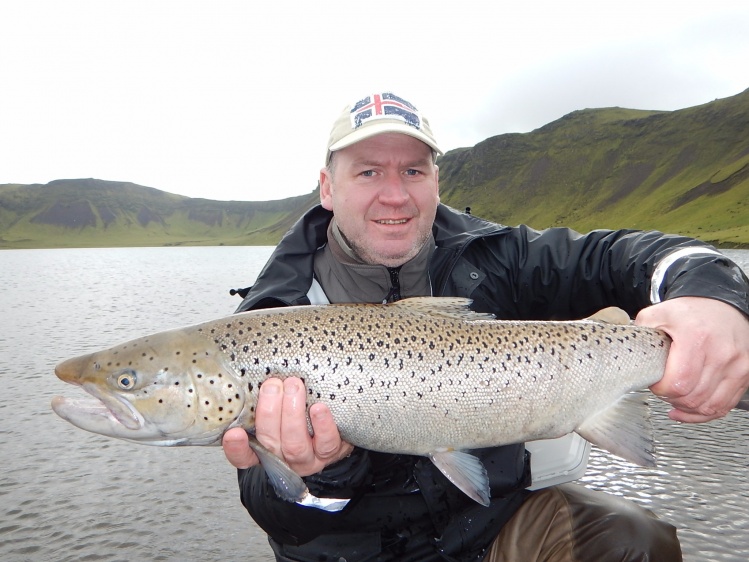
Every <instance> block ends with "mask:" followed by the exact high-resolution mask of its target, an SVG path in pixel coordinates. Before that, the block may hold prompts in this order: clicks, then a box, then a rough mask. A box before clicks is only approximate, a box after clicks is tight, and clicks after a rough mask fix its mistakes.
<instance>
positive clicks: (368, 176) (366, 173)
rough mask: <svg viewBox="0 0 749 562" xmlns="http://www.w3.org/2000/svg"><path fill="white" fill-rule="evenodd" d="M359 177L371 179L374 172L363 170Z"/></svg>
mask: <svg viewBox="0 0 749 562" xmlns="http://www.w3.org/2000/svg"><path fill="white" fill-rule="evenodd" d="M361 175H362V176H364V177H365V178H371V177H372V176H373V175H374V170H364V171H363V172H362V173H361Z"/></svg>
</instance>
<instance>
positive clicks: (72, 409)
mask: <svg viewBox="0 0 749 562" xmlns="http://www.w3.org/2000/svg"><path fill="white" fill-rule="evenodd" d="M468 304H470V301H469V300H467V299H460V298H430V297H425V298H413V299H406V300H402V301H399V302H396V303H393V304H388V305H361V304H356V305H346V304H341V305H327V306H301V307H289V308H274V309H267V310H258V311H252V312H246V313H242V314H236V315H233V316H229V317H227V318H222V319H220V320H214V321H211V322H206V323H203V324H198V325H195V326H190V327H186V328H180V329H176V330H171V331H168V332H162V333H158V334H154V335H151V336H146V337H143V338H140V339H136V340H133V341H130V342H127V343H124V344H121V345H117V346H115V347H112V348H109V349H106V350H104V351H99V352H96V353H92V354H90V355H83V356H81V357H76V358H73V359H69V360H67V361H64V362H62V363H60V364H59V365H58V366H57V368H56V369H55V373H56V374H57V376H58V377H59V378H60V379H62V380H63V381H66V382H69V383H72V384H76V385H80V386H82V387H83V389H84V390H85V391H87V392H88V393H89V394H90V395H92V396H93V397H94V399H88V400H71V399H68V398H63V397H55V398H54V399H53V401H52V408H53V409H54V411H55V412H56V413H57V414H58V415H60V416H61V417H63V418H65V419H66V420H68V421H69V422H71V423H72V424H74V425H76V426H78V427H80V428H82V429H85V430H88V431H92V432H95V433H100V434H103V435H108V436H111V437H118V438H120V439H126V440H129V441H136V442H139V443H147V444H150V445H163V446H170V445H214V444H219V443H220V442H221V437H222V435H223V434H224V432H225V431H226V430H227V429H229V428H231V427H236V426H239V427H243V428H245V429H246V430H247V432H248V434H249V435H250V442H251V446H252V447H253V449H254V450H255V451H256V452H257V453H258V456H259V458H260V460H261V463H262V465H263V467H264V468H265V470H266V472H267V473H268V476H269V478H270V480H271V482H272V484H273V486H274V487H275V489H276V491H277V493H278V494H279V495H280V496H281V497H283V498H285V499H288V500H298V499H300V498H301V497H302V496H304V495H305V493H306V486H305V484H304V483H303V481H302V480H301V479H300V478H299V477H298V476H296V475H295V474H294V473H293V472H292V471H291V469H290V468H289V467H288V466H286V465H285V464H284V463H283V462H282V461H281V460H280V459H277V458H275V457H273V455H272V454H271V453H270V452H268V451H266V450H265V449H263V447H262V446H261V445H260V444H259V443H258V442H257V441H256V440H255V438H254V436H253V430H254V426H255V404H256V403H257V398H258V389H259V387H260V385H261V384H262V383H263V381H264V380H265V379H267V378H268V377H281V378H283V377H287V376H299V377H301V378H303V379H304V381H305V383H306V386H307V392H308V404H309V405H311V404H313V403H315V402H324V403H325V404H327V405H328V406H329V407H330V409H331V411H332V413H333V416H334V417H335V420H336V423H337V424H338V427H339V429H340V432H341V436H342V438H343V439H345V440H346V441H349V442H350V443H352V444H354V445H356V446H359V447H364V448H367V449H371V450H375V451H383V452H389V453H406V454H414V455H424V456H427V457H429V458H430V459H431V460H432V461H433V462H434V463H435V465H436V466H437V467H438V468H439V469H440V470H441V471H442V472H443V473H444V474H445V475H446V476H447V477H448V478H449V479H450V480H451V481H452V482H453V483H454V484H455V485H456V486H458V487H459V488H460V489H461V490H463V491H464V492H465V493H466V494H468V495H469V496H470V497H472V498H473V499H475V500H476V501H478V502H480V503H482V504H488V502H489V486H488V480H487V477H486V471H485V469H484V467H483V466H482V465H481V463H480V461H479V460H478V459H477V458H476V457H475V456H473V455H471V454H469V453H466V452H464V451H466V450H469V449H475V448H480V447H489V446H498V445H504V444H509V443H519V442H524V441H531V440H536V439H546V438H554V437H560V436H562V435H564V434H567V433H569V432H572V431H576V432H577V433H579V434H580V435H582V436H583V437H584V438H586V439H588V440H589V441H591V442H592V443H595V444H597V445H599V446H600V447H602V448H604V449H606V450H608V451H610V452H612V453H615V454H617V455H620V456H622V457H624V458H625V459H628V460H631V461H633V462H635V463H638V464H642V465H652V464H653V456H652V433H651V430H650V427H649V418H648V409H647V404H646V403H645V400H644V398H643V397H642V395H639V394H637V393H632V392H631V391H633V390H637V389H642V388H646V387H648V386H650V385H652V384H653V383H655V382H656V381H658V380H659V379H660V378H661V376H662V375H663V370H664V367H665V363H666V356H667V354H668V351H669V345H670V340H669V338H668V337H667V336H666V335H665V334H663V333H662V332H659V331H657V330H653V329H649V328H643V327H637V326H633V325H631V324H630V323H629V318H628V317H627V316H626V314H625V313H624V312H622V311H619V312H621V314H622V315H623V316H624V318H623V320H620V321H619V322H621V323H611V322H600V321H596V320H594V319H588V320H582V321H574V322H552V321H549V322H541V321H538V322H537V321H526V322H519V321H499V320H493V319H492V318H491V317H490V316H489V315H484V314H477V313H474V312H472V311H470V309H468Z"/></svg>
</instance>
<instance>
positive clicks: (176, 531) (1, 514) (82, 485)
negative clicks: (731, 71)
mask: <svg viewBox="0 0 749 562" xmlns="http://www.w3.org/2000/svg"><path fill="white" fill-rule="evenodd" d="M271 251H272V248H266V247H264V248H257V247H215V248H137V249H129V248H117V249H75V250H7V251H2V252H0V294H2V298H1V299H0V389H1V392H2V394H0V397H1V398H0V468H1V469H2V470H0V560H3V561H25V560H33V561H36V560H54V561H68V560H69V561H74V560H75V561H78V560H87V561H112V562H114V561H120V560H121V561H123V562H124V561H131V560H154V561H157V560H174V561H177V560H179V561H188V560H194V561H198V560H200V561H203V560H247V561H250V562H261V561H271V560H272V557H271V554H270V549H269V547H268V544H267V542H266V539H265V536H264V534H263V533H262V531H260V530H259V529H258V528H257V527H256V526H255V525H254V523H253V522H252V520H251V519H250V517H249V515H247V513H246V512H245V511H244V508H243V507H242V506H241V504H240V502H239V497H238V490H237V484H236V474H235V471H234V469H232V468H231V467H230V466H229V464H228V463H227V462H226V460H225V459H224V456H223V453H222V452H221V450H220V449H219V448H217V447H185V448H174V449H170V448H159V447H146V446H142V445H136V444H132V443H127V442H123V441H118V440H115V439H109V438H105V437H101V436H98V435H93V434H89V433H87V432H84V431H81V430H79V429H76V428H74V427H73V426H71V425H70V424H68V423H67V422H64V421H62V420H61V419H59V418H58V417H57V416H55V415H54V414H53V413H52V411H51V410H50V407H49V403H50V399H51V398H52V396H53V395H55V394H66V395H68V396H73V395H76V394H77V393H76V389H74V388H72V387H70V386H69V385H65V384H64V383H62V382H60V381H58V380H57V378H56V377H55V376H54V373H53V369H54V366H55V364H56V363H57V362H58V361H59V360H61V359H65V358H68V357H71V356H74V355H77V354H80V353H84V352H88V351H93V350H96V349H98V348H101V347H105V346H109V345H111V344H114V343H117V342H120V341H122V340H125V339H129V338H133V337H139V336H142V335H145V334H146V333H150V332H155V331H160V330H163V329H167V328H173V327H176V326H179V325H181V324H190V323H196V322H200V321H204V320H209V319H213V318H216V317H219V316H223V315H226V314H229V313H231V312H232V311H233V310H234V308H235V307H236V306H237V305H238V304H239V299H238V297H231V296H230V295H229V293H228V290H229V289H230V288H232V287H241V286H245V285H248V284H251V283H252V282H253V281H254V279H255V277H256V275H257V273H258V272H259V270H260V268H261V267H262V265H263V264H264V263H265V260H266V259H267V257H268V256H269V255H270V253H271ZM727 253H728V254H729V255H730V256H731V257H733V258H734V259H736V260H737V261H738V262H739V263H741V264H742V267H744V268H745V269H749V251H729V252H727ZM652 402H653V407H654V410H655V423H656V436H657V439H658V444H657V445H658V463H659V466H658V468H657V469H642V468H637V467H633V466H632V465H630V464H628V463H624V462H621V461H618V460H616V459H611V458H610V457H609V456H608V455H606V454H604V453H601V452H598V451H594V453H593V456H592V459H591V465H590V467H589V469H588V472H587V474H586V476H585V477H584V482H585V483H586V485H588V486H590V487H592V488H595V489H601V490H606V491H608V492H611V493H615V494H620V495H624V496H626V497H628V498H631V499H632V500H634V501H636V502H638V503H641V504H643V505H646V506H647V507H649V508H651V509H653V510H654V511H655V512H656V513H657V514H658V515H659V516H660V517H662V518H665V519H667V520H670V521H672V522H673V523H675V524H676V525H677V526H678V528H679V536H680V537H681V540H682V545H683V549H684V552H685V557H686V559H687V560H690V561H694V562H696V561H735V562H739V561H741V562H745V561H746V560H747V559H749V486H747V480H748V477H747V470H746V469H747V462H748V459H749V445H748V440H749V414H745V413H740V412H739V413H736V412H734V413H732V414H730V415H729V416H728V417H727V418H726V419H723V420H719V421H716V422H713V423H710V424H704V425H676V424H673V423H672V422H670V421H668V419H667V418H666V407H665V405H663V404H661V403H660V402H658V401H657V400H653V401H652Z"/></svg>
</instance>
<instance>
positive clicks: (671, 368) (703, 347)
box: [635, 297, 749, 422]
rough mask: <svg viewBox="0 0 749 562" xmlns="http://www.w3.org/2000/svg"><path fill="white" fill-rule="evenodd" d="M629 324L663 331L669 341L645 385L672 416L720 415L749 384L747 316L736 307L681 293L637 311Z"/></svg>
mask: <svg viewBox="0 0 749 562" xmlns="http://www.w3.org/2000/svg"><path fill="white" fill-rule="evenodd" d="M635 324H638V325H641V326H648V327H651V328H658V329H660V330H663V331H664V332H666V333H667V334H668V335H669V336H671V339H672V340H673V343H672V344H671V351H670V353H669V356H668V360H667V362H666V370H665V373H664V375H663V378H662V379H661V380H660V381H659V382H657V383H656V384H654V385H653V386H651V387H650V390H652V391H653V394H655V395H656V396H658V397H660V398H662V399H663V400H665V401H666V402H669V403H670V404H671V405H673V406H674V409H673V410H671V412H670V414H669V417H670V418H671V419H672V420H676V421H680V422H706V421H710V420H714V419H717V418H721V417H723V416H725V415H726V414H727V413H728V412H729V410H731V408H733V407H734V406H735V405H736V404H737V402H738V401H739V399H740V398H741V397H742V396H743V394H744V392H745V391H746V390H747V387H749V320H748V319H747V318H746V316H744V315H743V314H742V313H741V312H740V311H739V310H737V309H736V308H734V307H732V306H730V305H728V304H726V303H723V302H721V301H718V300H715V299H708V298H699V297H681V298H676V299H671V300H667V301H664V302H661V303H659V304H656V305H653V306H651V307H648V308H645V309H643V310H641V311H640V313H639V314H638V315H637V318H636V320H635Z"/></svg>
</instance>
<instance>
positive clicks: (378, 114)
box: [351, 92, 421, 129]
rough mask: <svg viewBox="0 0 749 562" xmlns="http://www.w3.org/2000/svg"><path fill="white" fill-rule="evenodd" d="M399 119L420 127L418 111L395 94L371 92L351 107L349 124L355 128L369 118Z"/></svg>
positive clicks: (417, 127)
mask: <svg viewBox="0 0 749 562" xmlns="http://www.w3.org/2000/svg"><path fill="white" fill-rule="evenodd" d="M374 119H401V120H403V121H405V122H406V123H407V124H408V125H411V126H412V127H414V128H416V129H421V118H420V117H419V111H418V110H417V109H416V108H415V107H414V106H413V105H411V104H410V103H408V102H407V101H406V100H404V99H403V98H399V97H398V96H396V95H395V94H391V93H387V92H386V93H382V94H372V95H371V96H367V97H366V98H364V99H363V100H360V101H358V102H356V103H355V104H354V107H352V108H351V126H352V127H353V128H354V129H357V128H359V127H361V126H362V125H364V124H365V123H366V122H367V121H369V120H374Z"/></svg>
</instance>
